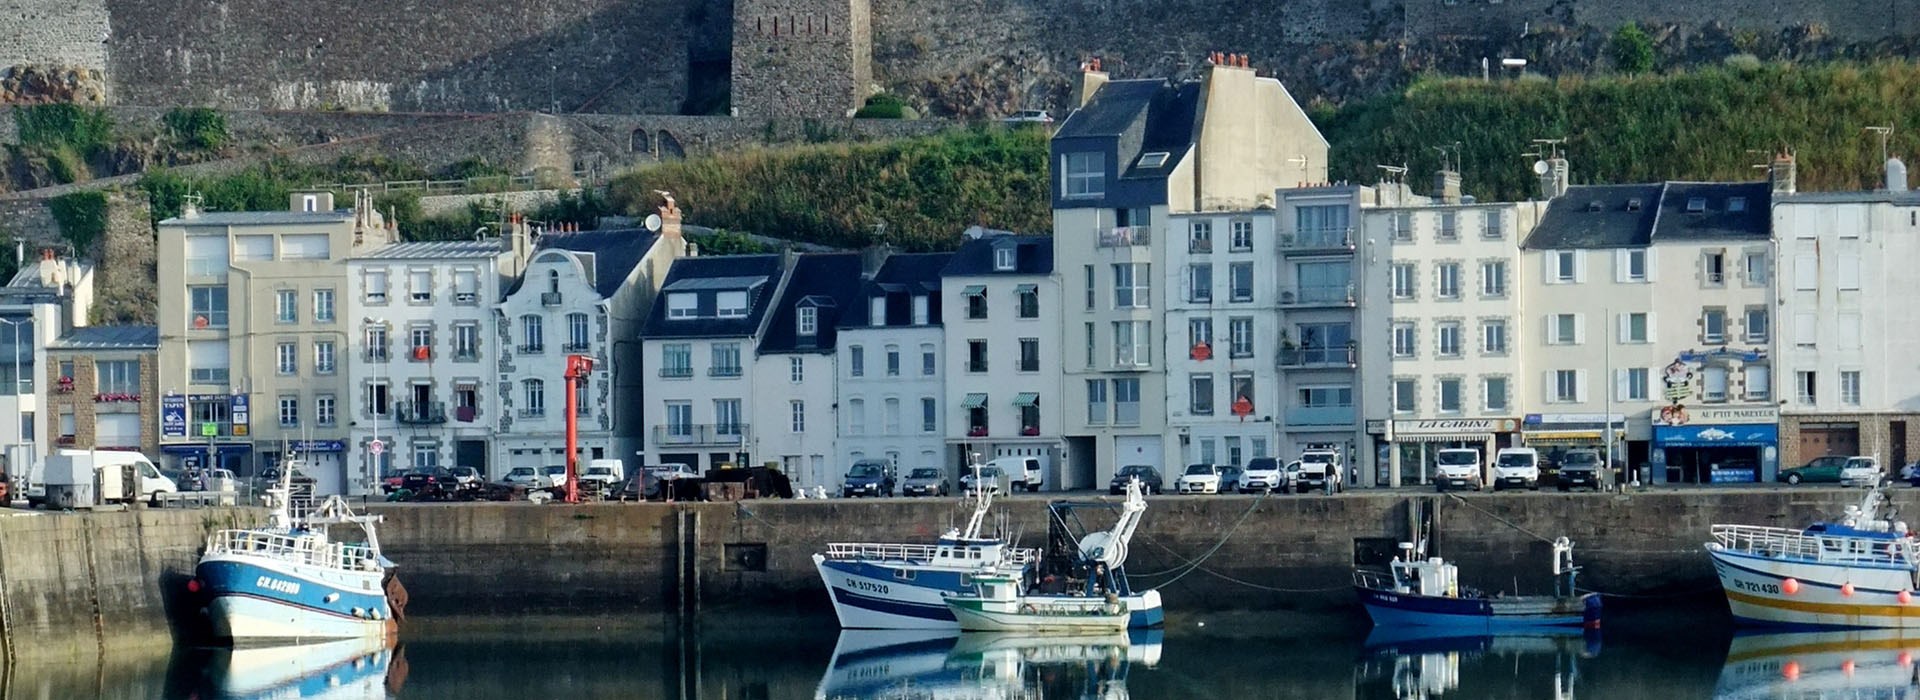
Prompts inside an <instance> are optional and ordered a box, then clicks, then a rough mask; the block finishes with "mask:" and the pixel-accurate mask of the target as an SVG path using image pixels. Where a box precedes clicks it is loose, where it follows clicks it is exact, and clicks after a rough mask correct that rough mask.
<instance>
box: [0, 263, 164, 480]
mask: <svg viewBox="0 0 1920 700" xmlns="http://www.w3.org/2000/svg"><path fill="white" fill-rule="evenodd" d="M20 262H21V267H20V270H19V271H18V272H16V273H14V276H13V278H12V279H11V280H8V282H7V284H6V286H4V287H0V326H3V327H0V380H4V381H7V382H9V383H11V385H12V386H11V387H10V388H9V389H8V390H6V391H4V392H0V412H4V415H8V416H14V418H8V419H6V420H4V421H0V445H4V446H5V447H6V463H5V465H4V466H6V467H7V468H8V472H7V473H8V474H9V475H12V476H14V477H27V476H29V474H30V469H31V467H32V466H33V465H38V464H40V463H41V462H42V461H43V460H45V458H46V456H47V455H48V454H49V453H51V452H52V451H53V450H54V449H58V448H63V447H73V446H76V445H78V436H77V435H78V426H77V421H78V418H77V416H79V415H81V411H83V410H85V409H86V408H91V407H92V403H91V402H93V400H94V399H95V398H96V397H95V396H94V394H87V395H85V396H76V395H75V394H74V392H75V391H76V390H75V389H74V383H73V380H71V379H68V380H66V381H64V382H63V381H62V380H61V378H62V377H63V376H65V377H71V376H72V374H73V373H72V371H71V364H70V358H67V357H65V356H64V355H62V354H61V352H59V351H56V350H55V348H58V347H59V346H60V338H62V337H64V336H65V335H67V334H69V333H73V332H75V331H78V330H83V329H81V328H76V326H80V327H84V326H86V325H87V311H88V306H89V305H90V304H92V303H93V266H91V265H88V264H86V263H84V262H80V261H78V260H73V259H67V258H59V257H55V255H54V253H53V251H51V250H44V251H42V253H41V256H40V258H39V259H37V260H21V261H20ZM63 372H64V373H65V374H63ZM115 388H118V387H117V386H116V387H115ZM63 389H64V391H63ZM148 395H149V396H151V393H149V394H148ZM98 398H100V399H102V402H103V403H109V404H115V405H114V406H111V407H109V408H110V409H124V408H125V407H124V406H120V405H119V404H125V403H128V401H129V398H128V397H127V396H125V395H123V394H122V393H119V392H115V393H114V394H112V395H110V396H101V397H98ZM133 400H138V397H134V399H133ZM83 403H85V404H86V405H85V406H84V407H83V406H82V405H81V404H83ZM134 409H135V410H136V412H137V410H138V406H134ZM107 412H109V413H112V412H113V411H112V410H108V411H107ZM69 415H71V416H75V418H74V421H73V422H63V417H65V416H69ZM135 418H136V419H137V416H136V417H135ZM126 421H127V419H126V418H109V419H108V421H107V422H108V428H109V429H114V428H119V427H123V426H125V424H126ZM91 425H92V424H89V426H90V427H91ZM149 425H151V424H150V423H149ZM62 438H69V439H67V440H65V441H63V440H62ZM114 439H115V440H116V441H118V440H121V439H122V438H119V437H115V438H114Z"/></svg>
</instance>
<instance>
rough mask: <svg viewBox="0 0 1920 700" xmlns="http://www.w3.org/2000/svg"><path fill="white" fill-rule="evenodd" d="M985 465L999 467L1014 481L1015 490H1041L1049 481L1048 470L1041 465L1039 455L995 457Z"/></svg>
mask: <svg viewBox="0 0 1920 700" xmlns="http://www.w3.org/2000/svg"><path fill="white" fill-rule="evenodd" d="M984 466H989V467H999V468H1000V471H1002V472H1005V473H1006V474H1007V475H1008V478H1009V480H1011V481H1012V482H1013V490H1015V491H1027V492H1029V493H1031V492H1034V491H1039V490H1040V486H1041V485H1042V484H1045V483H1046V481H1047V471H1046V470H1045V469H1042V468H1041V467H1040V458H1038V457H995V458H993V459H991V460H988V461H987V463H986V465H984Z"/></svg>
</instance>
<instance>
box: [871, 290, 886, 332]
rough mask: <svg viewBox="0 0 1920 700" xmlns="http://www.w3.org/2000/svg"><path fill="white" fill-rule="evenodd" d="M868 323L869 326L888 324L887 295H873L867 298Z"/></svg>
mask: <svg viewBox="0 0 1920 700" xmlns="http://www.w3.org/2000/svg"><path fill="white" fill-rule="evenodd" d="M867 325H869V326H884V325H887V298H886V297H884V296H878V297H873V298H871V299H868V300H867Z"/></svg>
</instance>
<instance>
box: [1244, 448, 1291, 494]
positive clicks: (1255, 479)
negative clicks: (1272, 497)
mask: <svg viewBox="0 0 1920 700" xmlns="http://www.w3.org/2000/svg"><path fill="white" fill-rule="evenodd" d="M1289 476H1290V474H1289V472H1288V471H1287V470H1286V468H1285V467H1282V466H1280V460H1278V459H1275V458H1272V457H1255V458H1253V459H1250V460H1247V470H1246V471H1244V472H1241V474H1240V493H1253V492H1255V491H1279V492H1281V493H1286V492H1287V489H1289V488H1292V487H1293V481H1292V480H1291V479H1289V478H1288V477H1289Z"/></svg>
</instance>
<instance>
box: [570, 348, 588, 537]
mask: <svg viewBox="0 0 1920 700" xmlns="http://www.w3.org/2000/svg"><path fill="white" fill-rule="evenodd" d="M592 373H593V358H591V357H587V356H586V355H568V356H567V375H566V377H567V502H568V503H579V502H580V464H579V462H580V458H579V442H580V405H579V403H580V399H579V395H580V387H581V386H583V385H585V384H586V381H587V375H589V374H592Z"/></svg>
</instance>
